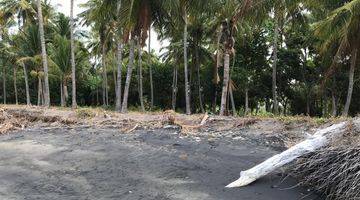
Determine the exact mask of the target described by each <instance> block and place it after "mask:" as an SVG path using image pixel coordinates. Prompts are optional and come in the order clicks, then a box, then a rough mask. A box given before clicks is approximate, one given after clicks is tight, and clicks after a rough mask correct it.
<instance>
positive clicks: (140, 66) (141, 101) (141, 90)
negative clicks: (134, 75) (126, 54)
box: [138, 38, 145, 112]
mask: <svg viewBox="0 0 360 200" xmlns="http://www.w3.org/2000/svg"><path fill="white" fill-rule="evenodd" d="M138 51H139V70H138V78H139V79H138V80H139V100H140V106H141V111H142V112H145V107H144V98H143V95H144V93H143V80H142V79H143V77H142V57H141V56H142V48H141V41H140V38H139V40H138Z"/></svg>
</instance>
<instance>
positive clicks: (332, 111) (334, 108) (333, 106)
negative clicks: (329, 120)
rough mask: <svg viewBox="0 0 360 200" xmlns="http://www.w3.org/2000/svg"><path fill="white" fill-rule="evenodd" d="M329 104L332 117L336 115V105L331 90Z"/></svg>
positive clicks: (333, 93)
mask: <svg viewBox="0 0 360 200" xmlns="http://www.w3.org/2000/svg"><path fill="white" fill-rule="evenodd" d="M331 105H332V109H331V113H332V114H331V115H332V116H333V117H336V115H337V106H336V96H335V92H334V91H332V92H331Z"/></svg>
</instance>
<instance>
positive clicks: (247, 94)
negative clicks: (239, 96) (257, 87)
mask: <svg viewBox="0 0 360 200" xmlns="http://www.w3.org/2000/svg"><path fill="white" fill-rule="evenodd" d="M247 114H249V89H248V88H245V115H247Z"/></svg>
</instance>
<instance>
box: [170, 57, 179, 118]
mask: <svg viewBox="0 0 360 200" xmlns="http://www.w3.org/2000/svg"><path fill="white" fill-rule="evenodd" d="M177 82H178V69H177V64H175V65H174V70H173V83H172V98H171V102H172V109H173V110H174V111H175V110H176V97H177V91H178V88H177Z"/></svg>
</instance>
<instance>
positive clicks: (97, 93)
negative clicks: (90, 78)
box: [96, 86, 99, 106]
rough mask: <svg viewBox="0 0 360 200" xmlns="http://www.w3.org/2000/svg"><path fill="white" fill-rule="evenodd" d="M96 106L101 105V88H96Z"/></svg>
mask: <svg viewBox="0 0 360 200" xmlns="http://www.w3.org/2000/svg"><path fill="white" fill-rule="evenodd" d="M96 105H97V106H98V105H99V86H97V87H96Z"/></svg>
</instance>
